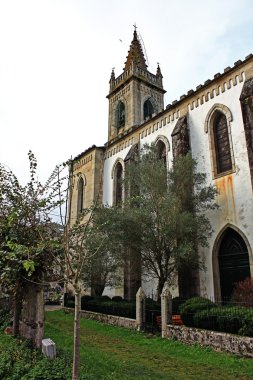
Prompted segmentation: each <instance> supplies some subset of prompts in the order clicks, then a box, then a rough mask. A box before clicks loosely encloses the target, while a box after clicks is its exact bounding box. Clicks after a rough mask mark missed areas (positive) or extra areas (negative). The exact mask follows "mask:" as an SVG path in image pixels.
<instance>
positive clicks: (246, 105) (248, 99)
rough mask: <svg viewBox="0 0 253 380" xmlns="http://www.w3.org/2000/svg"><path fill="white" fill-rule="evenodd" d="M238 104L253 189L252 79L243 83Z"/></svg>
mask: <svg viewBox="0 0 253 380" xmlns="http://www.w3.org/2000/svg"><path fill="white" fill-rule="evenodd" d="M240 102H241V108H242V117H243V125H244V132H245V139H246V147H247V153H248V162H249V170H250V176H251V185H252V189H253V78H249V79H247V80H246V81H245V82H244V85H243V88H242V93H241V96H240Z"/></svg>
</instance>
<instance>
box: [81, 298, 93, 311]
mask: <svg viewBox="0 0 253 380" xmlns="http://www.w3.org/2000/svg"><path fill="white" fill-rule="evenodd" d="M93 299H94V297H92V296H89V295H84V296H82V297H81V309H86V305H87V302H89V301H91V300H93Z"/></svg>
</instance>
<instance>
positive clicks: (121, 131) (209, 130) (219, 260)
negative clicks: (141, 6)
mask: <svg viewBox="0 0 253 380" xmlns="http://www.w3.org/2000/svg"><path fill="white" fill-rule="evenodd" d="M164 74H165V75H166V73H164ZM165 92H166V91H165V90H164V88H163V76H162V73H161V69H160V67H159V65H158V66H157V70H156V73H151V72H149V70H148V67H147V63H146V60H145V56H144V54H143V49H142V45H141V42H140V39H139V37H138V35H137V32H136V30H134V34H133V39H132V42H131V44H130V49H129V51H128V55H127V58H126V62H125V66H124V70H123V72H122V73H121V74H120V75H118V76H116V75H115V72H114V70H113V71H112V73H111V78H110V82H109V94H108V95H107V99H108V102H109V115H108V120H109V122H108V140H107V142H106V143H105V145H104V146H103V147H97V146H95V145H93V146H92V147H91V148H89V149H87V150H85V151H84V152H83V153H81V154H79V155H78V156H77V157H76V158H75V159H74V162H73V174H74V175H75V174H78V176H74V178H75V179H74V182H73V184H72V185H73V191H72V199H71V202H70V205H71V207H70V221H72V223H73V221H75V220H76V218H77V216H78V213H80V212H81V211H82V210H83V209H84V208H85V207H89V206H90V205H91V204H92V202H93V201H94V199H95V198H96V197H97V196H99V197H100V200H101V201H102V202H103V203H104V204H109V205H114V204H117V203H118V202H122V201H124V196H125V194H124V190H123V188H122V186H121V180H122V178H123V177H124V171H125V168H126V166H127V165H128V162H129V160H131V157H132V156H133V155H134V154H135V152H136V150H140V149H141V148H142V147H143V145H144V144H150V143H152V142H153V143H155V144H156V145H157V148H158V152H159V155H160V156H161V158H163V159H164V161H165V162H166V165H167V167H168V168H170V167H171V165H172V164H173V159H175V158H176V157H178V156H179V155H182V154H186V153H187V152H188V151H190V152H191V154H192V156H193V157H194V158H196V159H197V162H198V168H197V169H198V171H199V172H204V173H206V175H207V183H212V184H213V185H214V186H215V188H216V189H217V199H216V203H217V204H218V205H219V208H218V209H216V210H215V211H210V215H208V216H209V218H210V221H211V224H212V228H213V234H212V236H211V238H210V240H209V247H208V248H200V251H199V255H200V256H201V257H203V258H204V261H205V266H206V270H205V271H200V272H199V273H197V274H196V276H197V278H195V279H192V284H194V286H195V293H198V294H199V295H201V296H207V297H213V298H214V299H215V300H219V299H221V298H224V297H229V296H230V295H231V293H232V290H233V287H234V284H235V283H236V282H238V281H241V280H243V279H245V278H247V277H253V55H252V54H250V55H249V56H247V57H246V58H245V59H244V60H243V61H241V60H239V61H237V62H235V63H234V65H233V66H232V67H227V68H225V69H224V71H223V72H222V73H217V74H215V75H214V77H213V79H208V80H206V81H205V82H204V83H203V84H202V85H199V86H197V88H196V89H195V90H190V91H188V92H187V93H186V94H184V95H182V96H181V97H180V99H179V100H178V101H174V102H172V104H168V105H166V106H164V93H165ZM101 178H102V180H101ZM140 283H141V278H140V276H139V275H138V273H136V270H135V268H132V267H131V263H129V264H128V267H127V266H126V268H125V269H124V286H122V287H121V288H118V289H117V288H116V289H108V294H110V295H121V296H123V297H125V298H133V297H134V295H135V292H136V290H137V289H138V287H139V286H140ZM142 286H143V288H144V291H146V293H147V294H150V291H151V289H154V288H155V284H153V283H151V282H148V281H146V282H142ZM175 292H177V289H176V290H175ZM175 295H177V294H176V293H175Z"/></svg>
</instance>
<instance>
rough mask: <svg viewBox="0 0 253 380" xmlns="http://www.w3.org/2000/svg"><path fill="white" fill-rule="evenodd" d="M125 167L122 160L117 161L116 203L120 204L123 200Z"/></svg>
mask: <svg viewBox="0 0 253 380" xmlns="http://www.w3.org/2000/svg"><path fill="white" fill-rule="evenodd" d="M122 180H123V167H122V165H121V163H120V162H118V163H117V165H116V167H115V172H114V189H115V204H116V205H119V204H121V203H122V200H123V184H122Z"/></svg>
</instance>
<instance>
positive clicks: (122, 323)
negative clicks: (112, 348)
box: [64, 308, 137, 330]
mask: <svg viewBox="0 0 253 380" xmlns="http://www.w3.org/2000/svg"><path fill="white" fill-rule="evenodd" d="M64 309H65V310H68V311H70V312H71V313H74V309H72V308H64ZM81 317H84V318H87V319H94V320H95V321H99V322H102V323H107V324H108V325H113V326H119V327H125V328H127V329H131V330H136V329H137V326H136V321H135V319H130V318H124V317H118V316H117V315H108V314H102V313H96V312H94V311H87V310H81Z"/></svg>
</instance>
